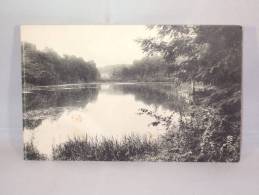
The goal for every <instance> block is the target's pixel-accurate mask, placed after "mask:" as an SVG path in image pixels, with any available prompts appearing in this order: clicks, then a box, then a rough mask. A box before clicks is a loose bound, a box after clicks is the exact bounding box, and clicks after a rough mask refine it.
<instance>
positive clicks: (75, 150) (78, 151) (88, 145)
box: [53, 135, 159, 161]
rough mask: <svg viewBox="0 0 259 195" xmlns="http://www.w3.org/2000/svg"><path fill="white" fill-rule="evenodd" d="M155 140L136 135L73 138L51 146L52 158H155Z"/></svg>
mask: <svg viewBox="0 0 259 195" xmlns="http://www.w3.org/2000/svg"><path fill="white" fill-rule="evenodd" d="M158 153H159V144H158V142H157V141H156V140H151V139H149V138H147V137H139V136H137V135H129V136H125V137H123V139H121V140H120V141H118V140H117V139H114V138H101V139H98V138H91V137H88V136H86V137H85V138H74V139H71V140H69V141H68V142H66V143H64V144H61V145H58V146H56V147H54V148H53V160H90V161H135V160H140V161H141V160H150V161H153V160H157V156H158Z"/></svg>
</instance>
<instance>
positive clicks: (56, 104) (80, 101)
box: [23, 85, 99, 129]
mask: <svg viewBox="0 0 259 195" xmlns="http://www.w3.org/2000/svg"><path fill="white" fill-rule="evenodd" d="M98 92H99V87H98V86H97V85H95V87H93V86H91V87H84V88H70V89H57V90H55V89H51V90H49V89H35V90H31V91H28V92H26V93H23V106H24V111H25V112H24V115H23V120H24V128H29V129H34V128H36V127H37V126H38V125H40V124H41V122H42V120H44V119H46V118H48V117H49V116H51V117H52V118H53V119H57V118H58V116H60V114H61V113H63V112H64V109H65V108H83V107H85V106H86V105H87V104H88V103H89V102H93V101H95V100H96V98H97V96H98Z"/></svg>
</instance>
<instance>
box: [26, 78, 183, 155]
mask: <svg viewBox="0 0 259 195" xmlns="http://www.w3.org/2000/svg"><path fill="white" fill-rule="evenodd" d="M187 100H188V93H187V92H186V91H184V90H183V89H181V90H179V89H178V88H177V87H176V86H175V85H173V84H171V83H103V84H73V85H57V86H44V87H32V88H30V89H24V92H23V101H24V103H23V109H24V115H23V120H24V132H23V133H24V143H30V142H33V144H34V145H35V146H36V147H37V149H38V150H39V151H40V152H41V153H43V154H46V155H48V156H51V152H52V147H53V146H56V145H60V144H62V143H65V142H67V141H68V140H69V139H73V138H75V137H77V138H83V137H85V136H89V137H98V138H103V137H105V138H114V139H117V140H120V139H122V138H123V136H125V135H132V134H134V135H138V136H146V137H148V138H150V139H156V138H158V137H159V136H161V135H163V134H164V133H165V132H166V129H167V128H168V123H167V122H166V121H167V119H168V118H170V128H171V129H172V128H173V129H175V130H176V131H177V128H178V126H179V124H178V123H179V118H180V116H181V113H182V112H183V111H184V109H185V107H186V102H187ZM161 121H164V122H161Z"/></svg>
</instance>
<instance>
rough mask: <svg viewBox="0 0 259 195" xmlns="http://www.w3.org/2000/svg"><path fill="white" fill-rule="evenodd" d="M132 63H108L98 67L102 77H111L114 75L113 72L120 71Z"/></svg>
mask: <svg viewBox="0 0 259 195" xmlns="http://www.w3.org/2000/svg"><path fill="white" fill-rule="evenodd" d="M130 66H132V65H131V64H115V65H107V66H104V67H100V68H98V70H99V72H100V75H101V79H110V78H111V77H112V74H113V72H116V71H119V70H121V69H122V68H125V67H130Z"/></svg>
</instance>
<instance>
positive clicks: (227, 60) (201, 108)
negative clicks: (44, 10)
mask: <svg viewBox="0 0 259 195" xmlns="http://www.w3.org/2000/svg"><path fill="white" fill-rule="evenodd" d="M21 63H22V84H23V86H22V99H23V150H24V159H25V160H59V161H60V160H61V161H63V160H69V161H154V162H158V161H177V162H238V161H239V159H240V143H241V75H242V27H241V26H238V25H24V26H21Z"/></svg>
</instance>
